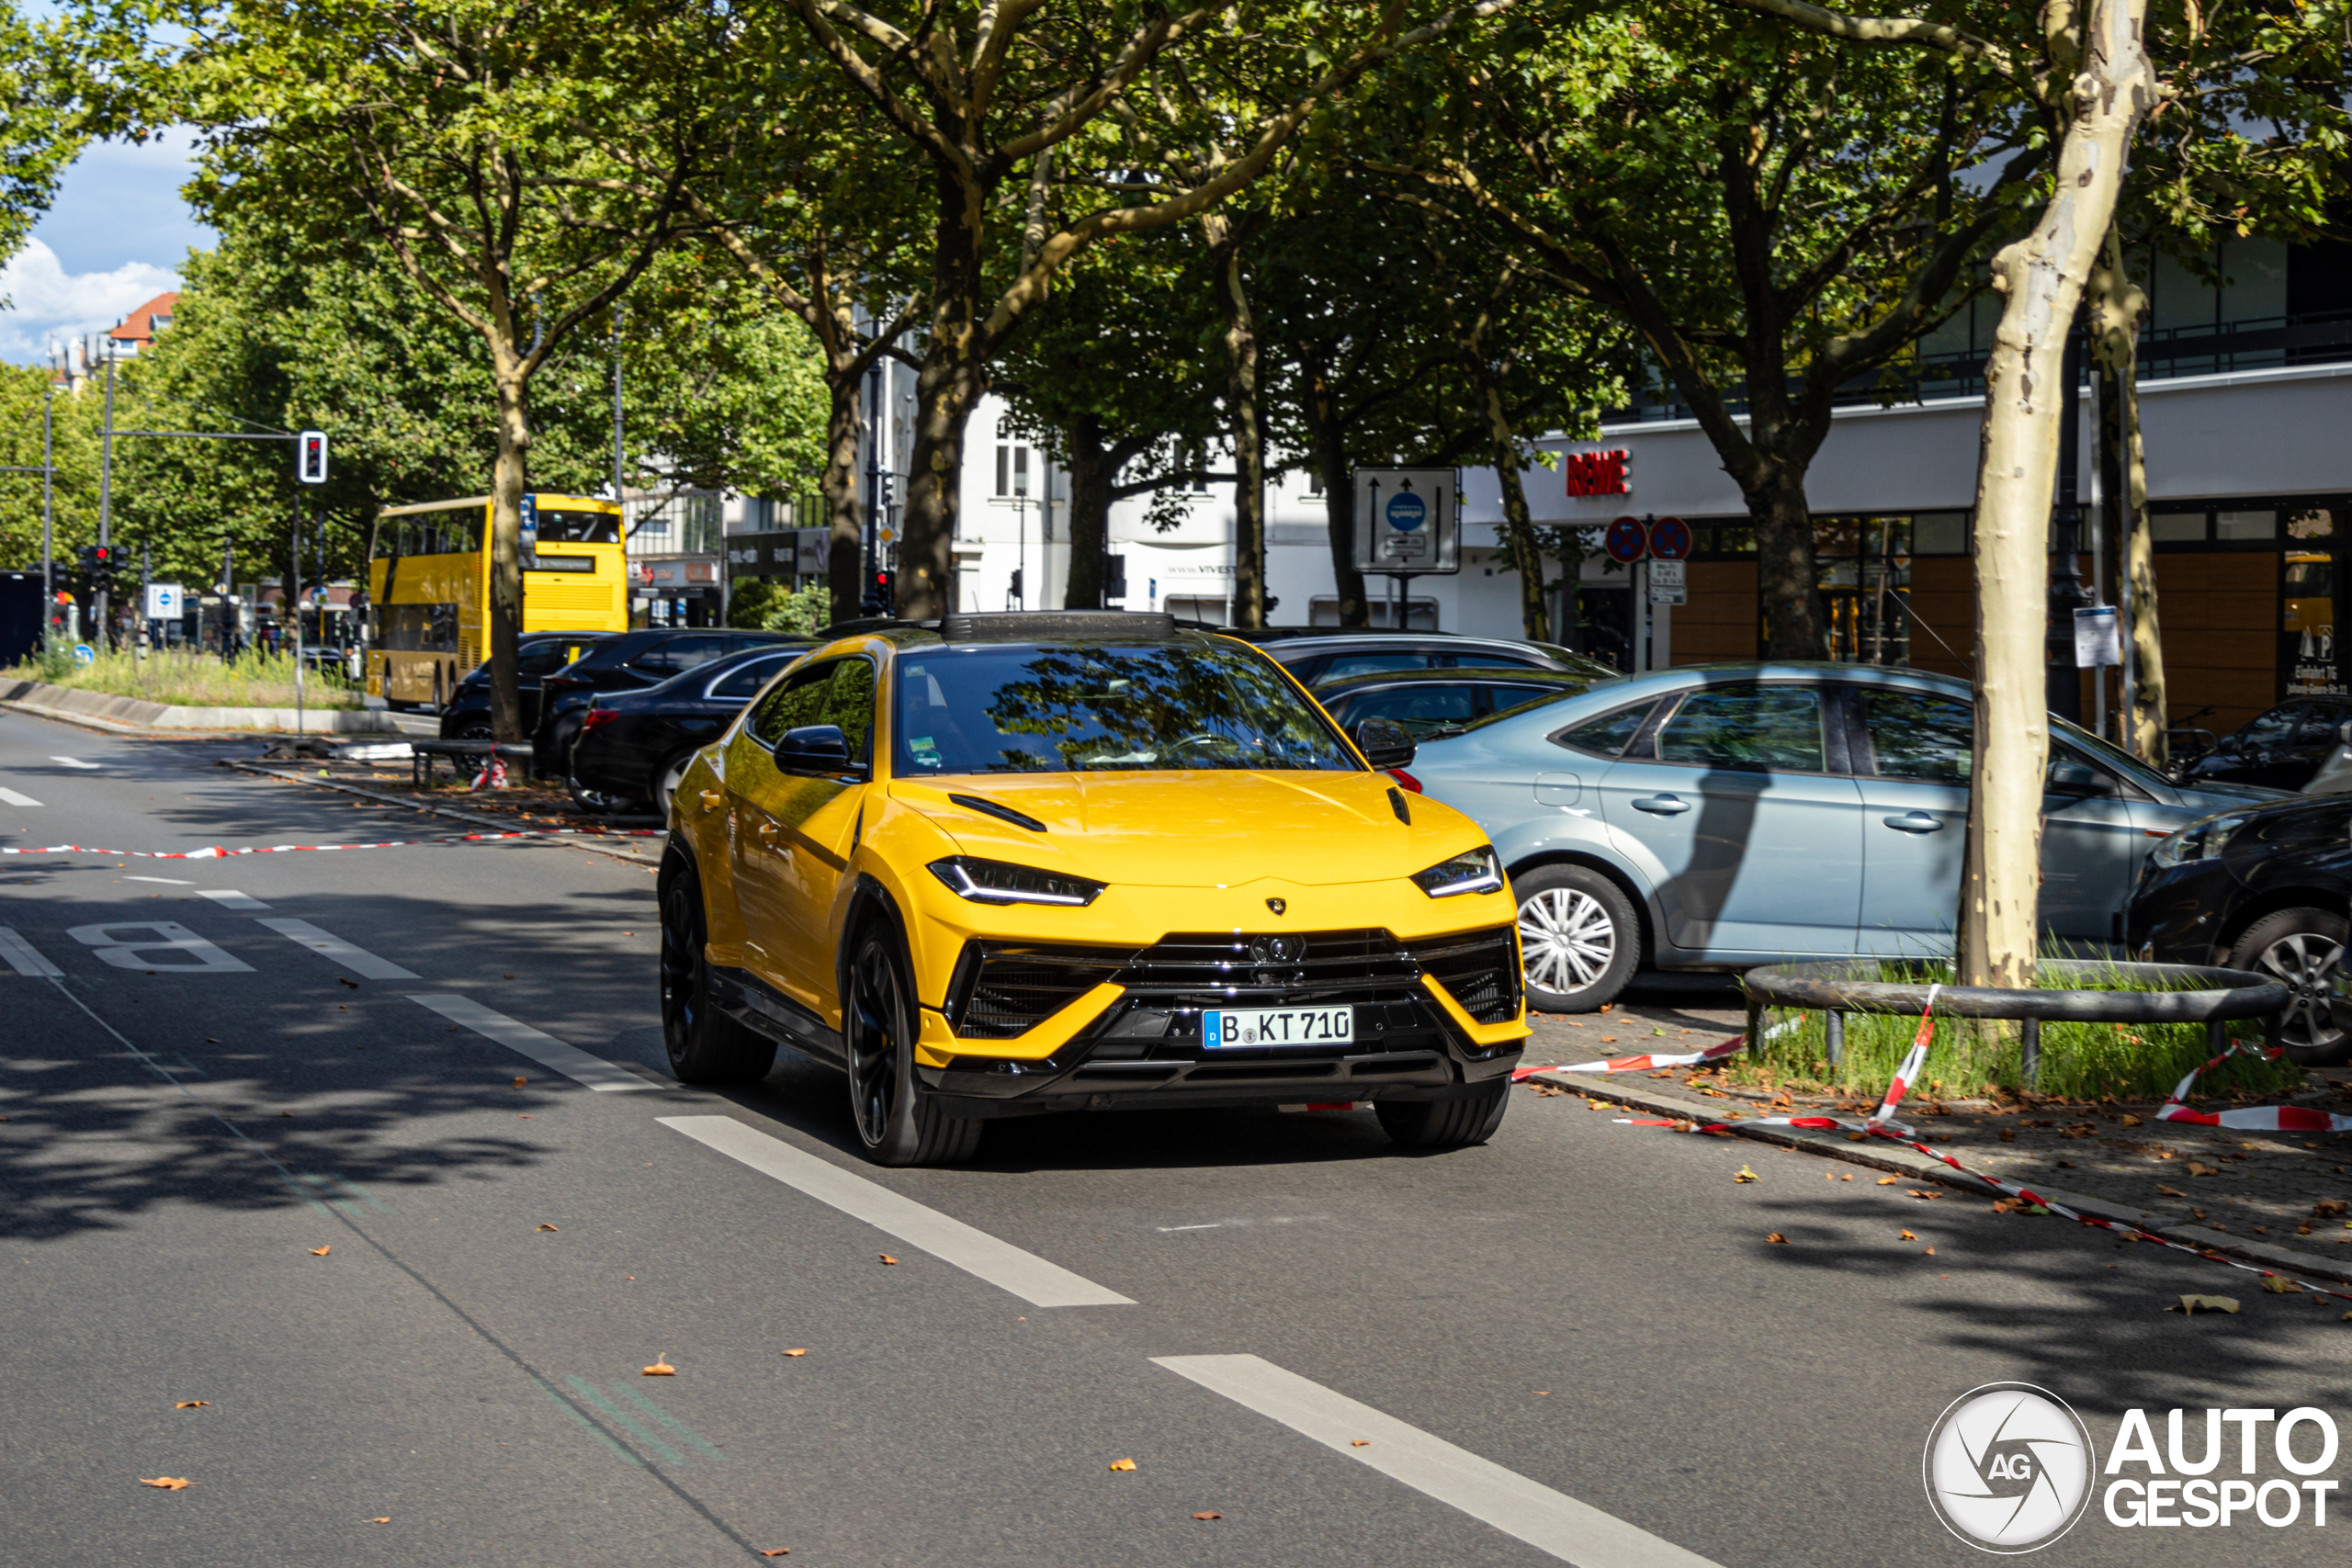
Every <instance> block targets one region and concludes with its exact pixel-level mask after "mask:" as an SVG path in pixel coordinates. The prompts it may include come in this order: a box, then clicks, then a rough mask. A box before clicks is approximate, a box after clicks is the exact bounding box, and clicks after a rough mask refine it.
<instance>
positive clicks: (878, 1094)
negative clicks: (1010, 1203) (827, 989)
mask: <svg viewBox="0 0 2352 1568" xmlns="http://www.w3.org/2000/svg"><path fill="white" fill-rule="evenodd" d="M847 978H848V984H847V986H846V987H844V990H845V991H846V993H847V995H846V996H845V997H844V998H843V1005H842V1045H843V1046H844V1047H845V1049H846V1055H847V1056H848V1062H849V1111H850V1122H851V1125H853V1126H854V1128H855V1129H856V1130H857V1141H858V1143H859V1145H860V1146H861V1147H862V1148H863V1149H864V1150H865V1157H866V1158H868V1159H870V1160H872V1161H873V1162H874V1163H875V1164H876V1165H886V1166H910V1165H954V1164H956V1163H957V1162H958V1161H960V1160H967V1159H969V1158H971V1157H972V1153H973V1151H974V1150H976V1149H978V1147H979V1146H980V1131H981V1128H982V1126H983V1125H984V1124H983V1123H982V1122H977V1121H971V1120H967V1119H964V1118H961V1117H954V1116H948V1115H945V1114H944V1113H942V1111H940V1109H939V1105H938V1101H937V1100H936V1098H935V1097H934V1096H933V1094H932V1092H931V1091H930V1089H927V1088H926V1087H925V1086H924V1084H923V1082H922V1078H921V1077H918V1076H917V1075H916V1073H915V1038H916V1031H917V1029H918V1028H919V1026H920V1025H919V1021H920V1017H921V1014H920V1011H919V1010H918V1009H917V1007H916V1005H915V987H914V980H913V978H912V976H910V973H909V965H908V964H907V960H906V954H905V951H904V944H903V943H901V942H899V933H898V932H897V931H893V930H892V929H891V928H890V927H889V926H888V925H887V924H884V923H883V922H881V921H878V920H876V921H873V922H870V923H869V924H867V925H866V926H865V927H864V928H863V929H862V930H861V931H859V933H858V936H857V938H856V944H855V946H854V947H853V948H852V950H851V953H850V961H849V974H848V977H847Z"/></svg>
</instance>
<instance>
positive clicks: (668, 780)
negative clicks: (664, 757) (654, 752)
mask: <svg viewBox="0 0 2352 1568" xmlns="http://www.w3.org/2000/svg"><path fill="white" fill-rule="evenodd" d="M690 761H693V759H692V758H689V757H681V758H680V759H679V760H678V761H674V762H673V763H671V764H670V771H669V772H667V773H663V774H662V784H661V796H662V797H661V799H660V800H659V801H657V802H655V804H656V805H657V806H659V807H661V810H662V816H663V817H665V818H666V817H668V816H669V815H670V803H671V802H672V801H673V800H675V799H677V798H678V785H679V784H681V783H683V782H684V779H685V776H686V765H687V763H688V762H690Z"/></svg>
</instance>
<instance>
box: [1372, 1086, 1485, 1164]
mask: <svg viewBox="0 0 2352 1568" xmlns="http://www.w3.org/2000/svg"><path fill="white" fill-rule="evenodd" d="M1508 1110H1510V1078H1509V1077H1498V1078H1492V1079H1489V1080H1488V1081H1487V1082H1485V1083H1482V1084H1478V1085H1476V1086H1475V1087H1474V1088H1472V1089H1470V1091H1469V1092H1468V1093H1466V1094H1464V1095H1463V1096H1461V1097H1460V1098H1459V1099H1455V1100H1374V1101H1373V1102H1372V1113H1373V1114H1374V1115H1375V1116H1377V1117H1379V1118H1380V1129H1381V1131H1382V1132H1384V1133H1386V1134H1388V1136H1389V1137H1390V1138H1391V1139H1392V1140H1394V1141H1395V1142H1396V1143H1397V1144H1398V1145H1401V1146H1402V1147H1405V1148H1408V1149H1459V1148H1466V1147H1467V1146H1469V1145H1472V1144H1483V1143H1485V1142H1486V1141H1487V1139H1488V1138H1491V1137H1493V1136H1494V1135H1495V1129H1496V1128H1498V1127H1499V1126H1501V1125H1502V1124H1503V1112H1504V1111H1508Z"/></svg>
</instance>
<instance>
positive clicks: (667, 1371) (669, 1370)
mask: <svg viewBox="0 0 2352 1568" xmlns="http://www.w3.org/2000/svg"><path fill="white" fill-rule="evenodd" d="M645 1375H646V1376H647V1377H650V1378H673V1377H676V1376H677V1375H678V1369H677V1368H675V1367H673V1366H672V1365H671V1364H670V1352H669V1351H667V1350H664V1351H662V1353H661V1354H660V1355H658V1356H656V1357H654V1358H653V1364H652V1365H651V1366H650V1367H648V1368H646V1369H645Z"/></svg>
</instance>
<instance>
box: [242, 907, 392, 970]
mask: <svg viewBox="0 0 2352 1568" xmlns="http://www.w3.org/2000/svg"><path fill="white" fill-rule="evenodd" d="M260 923H261V924H263V925H265V926H267V927H268V928H269V929H270V930H271V931H276V932H277V934H278V935H280V936H288V937H292V938H293V939H294V940H295V941H296V942H300V943H301V944H302V945H303V946H304V947H307V948H309V949H310V950H311V952H312V953H317V954H319V955H320V956H321V957H322V958H332V959H334V961H335V963H336V964H339V965H341V966H342V967H343V968H345V969H350V970H354V971H356V973H358V974H361V975H365V976H368V978H369V979H370V980H414V979H418V978H420V976H418V975H417V973H416V972H415V971H414V970H413V969H403V968H401V966H400V965H399V964H395V963H393V962H392V961H391V960H390V959H389V958H379V957H377V956H376V955H375V954H374V953H370V952H368V950H367V949H366V948H364V947H354V946H353V945H352V944H351V943H349V942H345V941H344V940H343V938H341V937H339V936H337V935H335V934H334V932H333V931H321V930H320V929H319V928H318V927H316V926H314V925H312V924H311V922H310V921H308V920H297V919H288V918H285V917H283V916H281V917H279V918H277V919H266V920H263V921H262V922H260Z"/></svg>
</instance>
